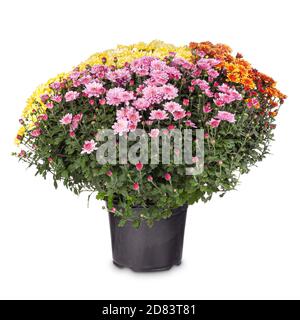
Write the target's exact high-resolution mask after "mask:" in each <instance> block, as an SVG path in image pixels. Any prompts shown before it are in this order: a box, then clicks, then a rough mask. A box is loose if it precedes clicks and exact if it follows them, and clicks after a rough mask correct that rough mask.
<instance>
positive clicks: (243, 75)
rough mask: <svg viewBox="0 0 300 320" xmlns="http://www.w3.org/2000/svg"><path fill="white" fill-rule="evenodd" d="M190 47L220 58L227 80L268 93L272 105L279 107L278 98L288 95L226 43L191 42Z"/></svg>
mask: <svg viewBox="0 0 300 320" xmlns="http://www.w3.org/2000/svg"><path fill="white" fill-rule="evenodd" d="M189 47H190V48H191V49H192V50H193V52H203V53H205V55H206V56H207V57H209V58H215V59H218V60H220V64H219V68H220V69H221V68H223V69H225V70H226V77H227V81H229V82H233V83H237V84H242V85H243V86H244V88H245V90H255V89H257V90H258V91H259V92H260V93H262V94H266V96H267V97H268V100H269V103H270V105H271V107H277V106H278V103H277V102H276V101H274V100H275V99H276V98H277V99H279V100H280V101H281V102H282V100H283V99H285V98H286V95H284V94H283V93H281V92H280V91H279V90H278V89H276V87H275V86H276V82H275V81H274V80H273V79H272V78H270V77H268V76H267V75H265V74H263V73H261V72H259V71H257V70H256V69H254V68H252V66H251V64H250V63H249V62H247V61H246V60H245V59H243V56H242V55H241V54H239V53H238V54H237V55H236V56H235V57H234V56H232V54H231V52H232V50H231V48H230V47H229V46H227V45H224V44H216V45H214V44H212V43H211V42H209V41H206V42H200V43H196V42H191V43H190V45H189Z"/></svg>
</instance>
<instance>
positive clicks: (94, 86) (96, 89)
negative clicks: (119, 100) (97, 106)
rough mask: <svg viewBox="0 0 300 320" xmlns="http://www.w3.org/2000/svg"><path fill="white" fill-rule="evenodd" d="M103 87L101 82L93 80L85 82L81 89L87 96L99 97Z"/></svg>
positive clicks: (102, 92)
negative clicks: (83, 87)
mask: <svg viewBox="0 0 300 320" xmlns="http://www.w3.org/2000/svg"><path fill="white" fill-rule="evenodd" d="M105 91H106V90H105V88H104V87H103V84H102V83H99V82H96V81H93V82H90V83H87V84H86V85H85V89H84V90H83V92H84V93H86V94H87V95H88V97H89V98H91V97H97V98H98V97H99V96H100V95H101V94H104V93H105Z"/></svg>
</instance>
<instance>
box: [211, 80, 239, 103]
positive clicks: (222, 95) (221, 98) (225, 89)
mask: <svg viewBox="0 0 300 320" xmlns="http://www.w3.org/2000/svg"><path fill="white" fill-rule="evenodd" d="M218 90H219V92H217V93H216V94H215V95H214V103H215V104H216V105H217V106H218V107H222V106H224V105H225V104H229V103H232V102H233V101H236V100H242V96H241V94H239V93H238V92H237V91H236V90H235V89H233V88H230V87H229V86H228V85H227V84H226V83H223V84H222V85H221V86H218Z"/></svg>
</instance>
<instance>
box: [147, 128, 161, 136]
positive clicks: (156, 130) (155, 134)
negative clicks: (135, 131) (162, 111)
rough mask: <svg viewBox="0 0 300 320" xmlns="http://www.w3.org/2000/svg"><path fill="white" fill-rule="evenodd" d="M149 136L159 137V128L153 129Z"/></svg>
mask: <svg viewBox="0 0 300 320" xmlns="http://www.w3.org/2000/svg"><path fill="white" fill-rule="evenodd" d="M148 134H149V137H151V138H157V137H158V136H159V129H151V131H150V133H148Z"/></svg>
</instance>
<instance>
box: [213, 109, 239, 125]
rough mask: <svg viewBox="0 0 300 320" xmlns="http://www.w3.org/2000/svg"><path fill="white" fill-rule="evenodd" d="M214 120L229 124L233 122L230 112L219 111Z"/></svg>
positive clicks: (233, 118)
mask: <svg viewBox="0 0 300 320" xmlns="http://www.w3.org/2000/svg"><path fill="white" fill-rule="evenodd" d="M216 118H217V119H219V120H224V121H228V122H230V123H234V122H235V116H234V114H233V113H231V112H227V111H219V112H218V114H217V115H216Z"/></svg>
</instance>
